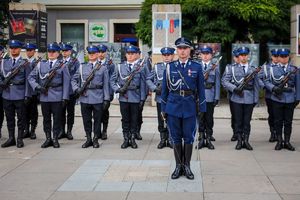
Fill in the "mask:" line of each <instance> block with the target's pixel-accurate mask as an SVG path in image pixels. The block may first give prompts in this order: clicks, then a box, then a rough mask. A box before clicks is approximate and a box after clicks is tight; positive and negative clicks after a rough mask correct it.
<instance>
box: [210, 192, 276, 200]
mask: <svg viewBox="0 0 300 200" xmlns="http://www.w3.org/2000/svg"><path fill="white" fill-rule="evenodd" d="M204 198H205V200H220V199H222V200H254V199H255V200H281V198H280V196H279V195H278V194H239V193H235V194H232V193H231V194H228V193H204Z"/></svg>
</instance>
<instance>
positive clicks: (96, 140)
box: [93, 138, 100, 148]
mask: <svg viewBox="0 0 300 200" xmlns="http://www.w3.org/2000/svg"><path fill="white" fill-rule="evenodd" d="M99 147H100V145H99V142H98V138H94V140H93V148H99Z"/></svg>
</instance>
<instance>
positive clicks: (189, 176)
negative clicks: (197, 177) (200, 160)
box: [183, 165, 194, 180]
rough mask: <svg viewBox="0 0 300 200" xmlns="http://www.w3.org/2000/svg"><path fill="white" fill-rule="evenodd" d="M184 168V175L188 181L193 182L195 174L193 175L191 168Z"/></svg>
mask: <svg viewBox="0 0 300 200" xmlns="http://www.w3.org/2000/svg"><path fill="white" fill-rule="evenodd" d="M183 168H184V174H185V177H186V178H187V179H190V180H193V179H194V174H193V172H192V170H191V168H190V166H188V165H184V166H183Z"/></svg>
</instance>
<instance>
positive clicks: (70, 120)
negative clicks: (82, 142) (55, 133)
mask: <svg viewBox="0 0 300 200" xmlns="http://www.w3.org/2000/svg"><path fill="white" fill-rule="evenodd" d="M75 104H76V97H75V95H74V94H73V95H70V98H69V101H68V103H67V105H66V106H65V107H63V111H62V121H61V125H62V130H65V126H66V122H67V129H68V130H70V131H71V129H72V128H73V125H74V117H75Z"/></svg>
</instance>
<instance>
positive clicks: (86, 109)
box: [81, 103, 103, 138]
mask: <svg viewBox="0 0 300 200" xmlns="http://www.w3.org/2000/svg"><path fill="white" fill-rule="evenodd" d="M102 109H103V104H102V103H98V104H87V103H81V114H82V120H83V126H84V131H85V132H86V133H87V134H91V133H92V132H94V137H97V138H100V137H101V117H102ZM93 120H94V131H93Z"/></svg>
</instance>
